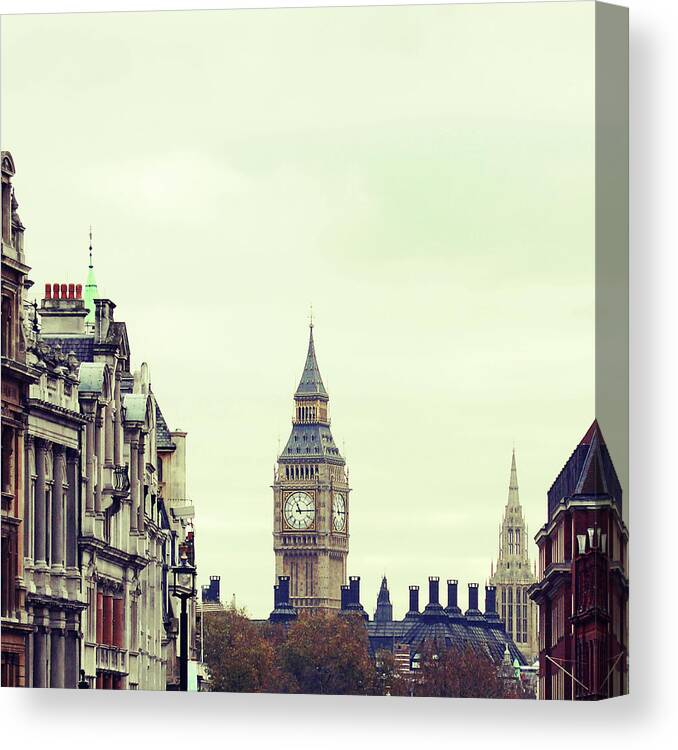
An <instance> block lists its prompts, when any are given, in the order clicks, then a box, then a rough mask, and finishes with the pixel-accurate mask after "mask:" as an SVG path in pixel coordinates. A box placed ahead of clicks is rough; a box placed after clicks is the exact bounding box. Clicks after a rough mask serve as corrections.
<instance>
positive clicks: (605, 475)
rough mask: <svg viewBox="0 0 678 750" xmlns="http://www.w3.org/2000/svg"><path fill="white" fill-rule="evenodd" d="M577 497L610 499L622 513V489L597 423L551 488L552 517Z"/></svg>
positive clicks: (591, 427) (575, 450)
mask: <svg viewBox="0 0 678 750" xmlns="http://www.w3.org/2000/svg"><path fill="white" fill-rule="evenodd" d="M578 495H582V496H592V495H593V496H595V495H599V496H609V497H611V498H612V499H613V500H614V502H615V504H616V505H617V507H618V508H619V510H620V511H621V507H622V488H621V485H620V484H619V478H618V477H617V472H616V471H615V469H614V466H613V464H612V459H611V458H610V453H609V451H608V449H607V445H605V440H604V438H603V435H602V432H601V430H600V426H599V425H598V421H597V420H594V421H593V424H592V425H591V426H590V427H589V429H588V430H587V431H586V434H585V435H584V437H583V438H582V439H581V441H580V442H579V445H577V447H576V448H575V449H574V451H573V452H572V455H571V456H570V457H569V459H568V460H567V463H566V464H565V466H564V467H563V468H562V469H561V471H560V474H558V476H557V477H556V480H555V482H554V483H553V484H552V485H551V488H550V489H549V491H548V507H549V516H551V514H552V513H553V512H554V511H555V509H556V508H557V506H558V504H559V503H560V501H561V500H563V499H565V498H570V497H576V496H578Z"/></svg>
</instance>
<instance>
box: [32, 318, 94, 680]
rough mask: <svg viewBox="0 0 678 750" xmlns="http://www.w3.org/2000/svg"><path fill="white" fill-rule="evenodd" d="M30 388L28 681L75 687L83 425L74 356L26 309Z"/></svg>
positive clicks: (80, 607)
mask: <svg viewBox="0 0 678 750" xmlns="http://www.w3.org/2000/svg"><path fill="white" fill-rule="evenodd" d="M25 322H26V325H25V336H26V340H27V342H28V346H27V349H28V361H29V363H30V365H31V366H32V367H33V368H34V369H35V370H36V371H37V372H38V373H39V377H38V380H37V382H36V383H33V384H31V385H30V387H29V398H28V408H27V416H28V430H27V437H26V444H25V454H24V456H25V468H26V478H25V494H24V518H25V523H24V528H23V533H24V584H25V586H26V592H27V593H26V606H27V612H28V618H29V622H30V623H31V625H32V633H31V635H30V648H29V652H30V654H31V659H30V662H29V664H28V670H29V679H28V684H29V685H31V686H32V687H63V688H75V687H77V684H78V679H79V669H80V650H81V641H80V613H81V612H82V610H83V609H84V607H85V606H86V605H85V601H84V598H83V596H82V590H81V575H80V563H79V547H78V545H79V541H78V540H79V536H80V531H81V526H80V508H79V500H80V491H79V483H80V476H79V475H80V442H81V437H82V431H83V428H84V427H85V425H86V424H87V419H86V417H85V416H84V415H83V414H82V413H81V412H80V405H79V400H78V385H79V362H78V360H77V359H76V358H75V357H74V356H73V355H72V354H71V355H70V356H66V355H64V354H63V353H62V352H61V349H60V347H59V346H58V345H57V346H56V347H51V346H50V345H49V344H47V343H46V342H45V341H42V340H41V339H40V338H39V337H38V332H37V329H38V325H37V313H36V312H33V315H32V317H31V315H30V313H29V312H28V311H27V314H26V316H25Z"/></svg>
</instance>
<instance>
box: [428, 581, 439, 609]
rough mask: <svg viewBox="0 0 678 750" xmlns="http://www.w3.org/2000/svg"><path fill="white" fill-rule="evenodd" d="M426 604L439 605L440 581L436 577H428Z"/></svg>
mask: <svg viewBox="0 0 678 750" xmlns="http://www.w3.org/2000/svg"><path fill="white" fill-rule="evenodd" d="M428 603H429V604H440V579H439V578H438V576H429V577H428Z"/></svg>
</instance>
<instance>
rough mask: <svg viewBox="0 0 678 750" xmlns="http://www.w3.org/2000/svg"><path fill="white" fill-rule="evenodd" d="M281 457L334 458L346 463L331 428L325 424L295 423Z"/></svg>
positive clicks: (307, 459) (282, 458)
mask: <svg viewBox="0 0 678 750" xmlns="http://www.w3.org/2000/svg"><path fill="white" fill-rule="evenodd" d="M279 458H280V460H282V461H284V460H285V459H294V458H297V459H304V460H306V461H309V460H311V459H313V460H316V461H317V460H321V459H334V460H335V461H337V462H339V463H342V464H343V463H344V459H343V457H342V455H341V453H340V452H339V448H337V446H336V444H335V442H334V438H333V437H332V432H331V431H330V428H329V427H328V426H327V425H324V424H307V423H303V424H295V425H293V426H292V432H291V433H290V437H289V440H288V441H287V444H286V445H285V447H284V449H283V452H282V453H281V454H280V457H279Z"/></svg>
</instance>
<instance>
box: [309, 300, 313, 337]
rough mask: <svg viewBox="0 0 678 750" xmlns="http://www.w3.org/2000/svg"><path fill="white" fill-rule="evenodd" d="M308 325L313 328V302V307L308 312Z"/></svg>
mask: <svg viewBox="0 0 678 750" xmlns="http://www.w3.org/2000/svg"><path fill="white" fill-rule="evenodd" d="M308 327H309V328H310V329H311V330H312V329H313V303H311V307H310V310H309V314H308Z"/></svg>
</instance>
